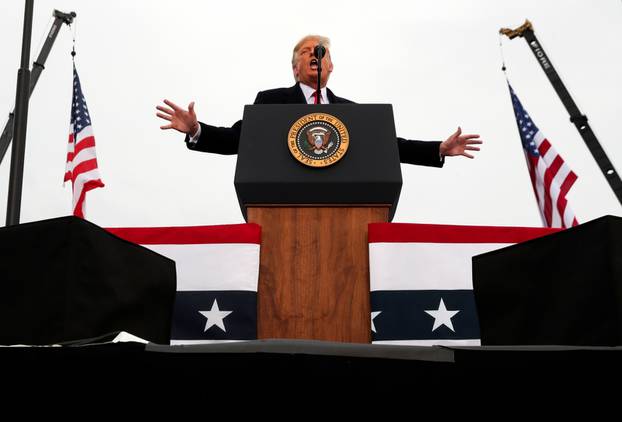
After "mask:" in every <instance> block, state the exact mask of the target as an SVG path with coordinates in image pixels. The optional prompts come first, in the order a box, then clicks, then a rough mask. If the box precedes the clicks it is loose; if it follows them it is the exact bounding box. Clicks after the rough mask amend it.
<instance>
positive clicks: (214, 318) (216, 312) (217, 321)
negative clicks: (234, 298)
mask: <svg viewBox="0 0 622 422" xmlns="http://www.w3.org/2000/svg"><path fill="white" fill-rule="evenodd" d="M231 312H233V311H221V310H220V309H218V302H216V299H214V303H213V304H212V309H210V310H209V311H199V313H200V314H201V315H203V316H204V317H205V318H207V321H206V322H205V329H204V330H203V332H205V331H207V330H208V329H209V328H211V327H212V326H214V325H215V326H217V327H218V328H220V329H221V330H223V331H224V332H225V333H226V332H227V330H226V329H225V322H224V321H223V320H224V319H225V317H226V316H227V315H229V314H230V313H231Z"/></svg>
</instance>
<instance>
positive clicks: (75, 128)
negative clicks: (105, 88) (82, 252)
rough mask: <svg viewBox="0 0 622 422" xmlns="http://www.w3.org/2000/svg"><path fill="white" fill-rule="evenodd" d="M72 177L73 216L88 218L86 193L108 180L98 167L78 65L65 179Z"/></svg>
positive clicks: (75, 74) (74, 79)
mask: <svg viewBox="0 0 622 422" xmlns="http://www.w3.org/2000/svg"><path fill="white" fill-rule="evenodd" d="M69 180H71V185H72V191H73V200H72V208H73V215H75V216H76V217H81V218H84V205H85V204H84V203H85V199H86V193H87V192H88V191H90V190H92V189H95V188H102V187H104V183H103V182H102V180H101V176H100V175H99V168H98V166H97V156H96V154H95V136H94V135H93V126H92V124H91V116H90V115H89V110H88V108H87V106H86V100H85V99H84V94H83V92H82V87H81V85H80V78H79V77H78V72H77V71H76V67H75V66H74V67H73V96H72V100H71V119H70V123H69V143H68V146H67V164H66V166H65V178H64V181H65V182H67V181H69Z"/></svg>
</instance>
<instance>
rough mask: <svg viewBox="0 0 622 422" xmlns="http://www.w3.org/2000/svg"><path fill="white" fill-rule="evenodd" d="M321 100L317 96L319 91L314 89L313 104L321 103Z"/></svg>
mask: <svg viewBox="0 0 622 422" xmlns="http://www.w3.org/2000/svg"><path fill="white" fill-rule="evenodd" d="M321 96H322V94H320V97H321ZM319 103H320V101H319V100H318V98H317V91H313V104H319Z"/></svg>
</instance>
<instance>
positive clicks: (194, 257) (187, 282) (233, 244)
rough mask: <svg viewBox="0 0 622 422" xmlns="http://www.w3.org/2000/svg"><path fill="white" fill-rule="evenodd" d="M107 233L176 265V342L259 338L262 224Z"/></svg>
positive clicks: (173, 341)
mask: <svg viewBox="0 0 622 422" xmlns="http://www.w3.org/2000/svg"><path fill="white" fill-rule="evenodd" d="M107 230H108V231H109V232H111V233H112V234H114V235H116V236H119V237H120V238H122V239H125V240H128V241H130V242H133V243H136V244H139V245H141V246H144V247H146V248H149V249H151V250H153V251H155V252H157V253H159V254H161V255H164V256H166V257H167V258H170V259H172V260H174V261H175V267H176V272H177V293H176V295H175V306H174V309H173V320H172V323H171V344H200V343H214V342H223V341H237V340H255V339H257V283H258V280H259V246H260V243H261V228H260V226H258V225H257V224H232V225H220V226H196V227H150V228H137V227H135V228H108V229H107ZM145 300H148V298H145Z"/></svg>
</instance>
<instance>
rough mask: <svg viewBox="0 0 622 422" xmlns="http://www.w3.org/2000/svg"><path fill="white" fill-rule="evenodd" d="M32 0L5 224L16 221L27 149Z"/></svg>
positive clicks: (30, 0) (28, 7) (20, 76)
mask: <svg viewBox="0 0 622 422" xmlns="http://www.w3.org/2000/svg"><path fill="white" fill-rule="evenodd" d="M33 8H34V0H26V7H25V11H24V33H23V36H22V62H21V66H20V68H19V70H18V71H17V93H16V95H15V97H16V99H15V140H14V142H13V148H12V151H11V171H10V178H9V197H8V203H7V214H6V225H7V226H12V225H15V224H19V213H20V207H21V200H22V181H23V176H24V153H25V152H26V128H27V124H28V97H29V90H30V70H29V68H28V61H29V60H30V38H31V35H32V11H33Z"/></svg>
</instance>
